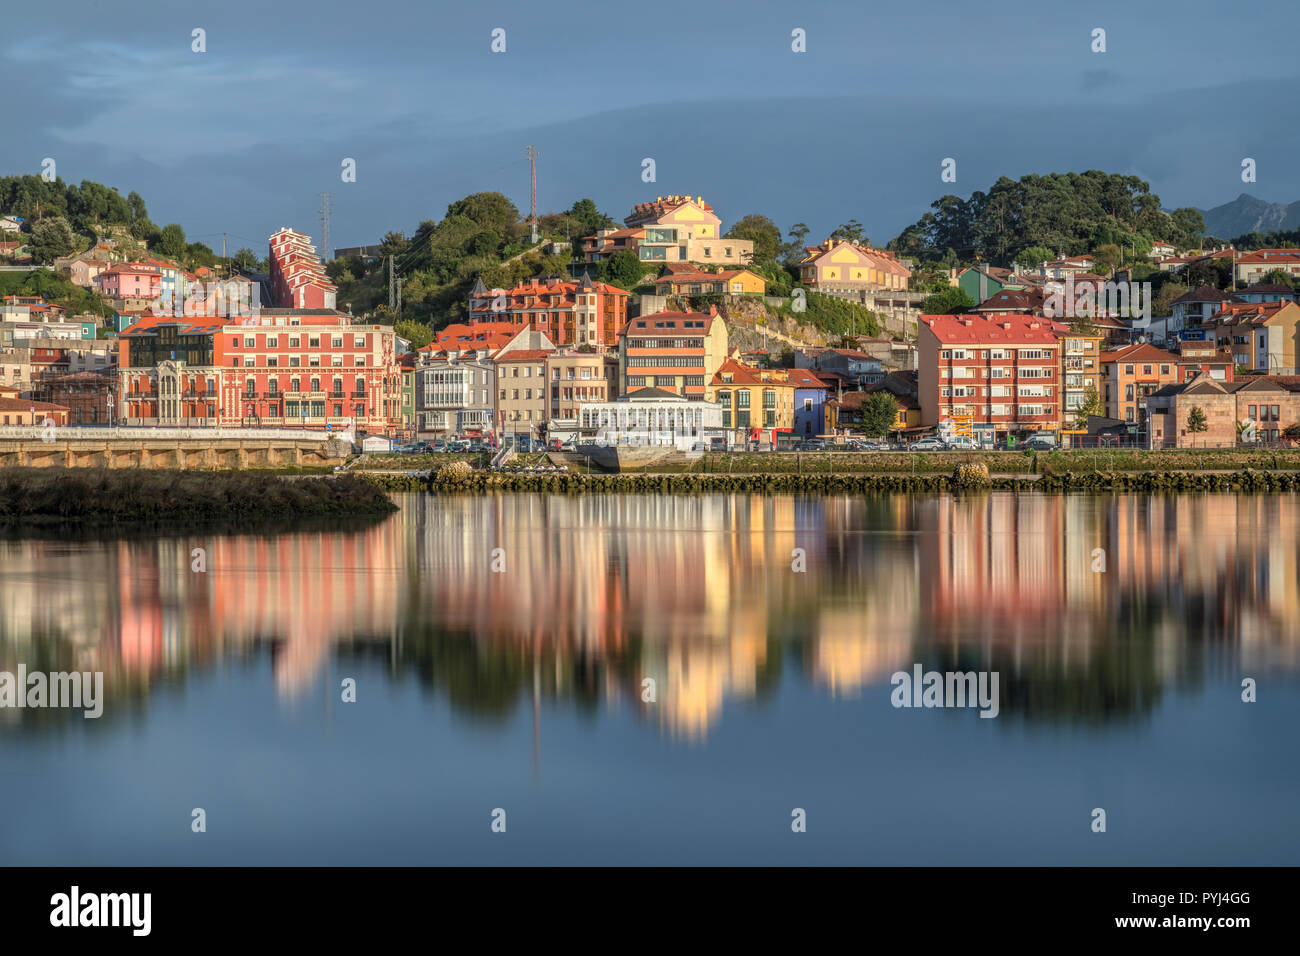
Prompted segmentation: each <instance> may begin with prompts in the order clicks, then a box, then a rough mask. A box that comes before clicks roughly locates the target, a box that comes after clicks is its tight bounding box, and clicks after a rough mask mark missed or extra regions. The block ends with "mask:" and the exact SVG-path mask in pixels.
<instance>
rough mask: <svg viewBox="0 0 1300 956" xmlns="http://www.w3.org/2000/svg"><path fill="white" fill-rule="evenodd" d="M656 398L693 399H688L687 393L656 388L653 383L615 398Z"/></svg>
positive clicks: (624, 400) (636, 399)
mask: <svg viewBox="0 0 1300 956" xmlns="http://www.w3.org/2000/svg"><path fill="white" fill-rule="evenodd" d="M655 398H672V399H676V400H677V401H679V402H688V401H693V400H692V399H688V398H687V397H686V396H685V395H678V394H677V393H676V392H670V391H668V390H667V389H663V388H656V387H655V386H653V385H650V386H647V387H645V388H638V389H637V390H636V391H635V392H628V393H627V394H625V395H620V396H619V397H618V398H617V399H615V401H619V402H629V401H643V400H645V399H655Z"/></svg>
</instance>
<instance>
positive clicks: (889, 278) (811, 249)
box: [799, 239, 912, 290]
mask: <svg viewBox="0 0 1300 956" xmlns="http://www.w3.org/2000/svg"><path fill="white" fill-rule="evenodd" d="M806 251H807V253H808V254H807V255H806V256H804V258H803V261H802V262H800V263H799V281H801V282H802V283H803V284H804V285H806V286H808V287H809V288H812V289H817V288H822V289H827V288H832V289H904V290H905V289H906V288H907V280H908V278H909V277H910V276H911V274H912V273H911V270H909V269H908V268H907V267H906V266H905V265H903V264H902V263H901V262H899V261H898V259H897V257H895V255H894V254H893V253H892V252H886V251H885V250H883V249H872V248H869V247H867V246H860V245H858V244H857V243H855V242H849V241H848V240H847V239H827V240H826V241H825V242H824V243H823V244H822V245H820V246H807V247H806Z"/></svg>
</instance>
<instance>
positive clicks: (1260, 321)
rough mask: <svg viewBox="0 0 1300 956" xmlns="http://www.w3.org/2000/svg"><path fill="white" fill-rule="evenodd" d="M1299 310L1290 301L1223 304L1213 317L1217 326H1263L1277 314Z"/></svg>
mask: <svg viewBox="0 0 1300 956" xmlns="http://www.w3.org/2000/svg"><path fill="white" fill-rule="evenodd" d="M1294 308H1300V306H1297V305H1296V304H1295V303H1294V302H1292V301H1291V300H1290V299H1282V300H1280V301H1277V302H1225V303H1224V304H1223V305H1222V306H1220V308H1219V311H1218V312H1216V313H1214V315H1213V317H1212V318H1214V319H1215V321H1217V322H1218V324H1219V325H1264V324H1266V323H1267V322H1268V321H1269V320H1270V319H1272V318H1274V317H1275V316H1276V315H1277V314H1278V313H1279V312H1282V311H1283V310H1286V309H1294Z"/></svg>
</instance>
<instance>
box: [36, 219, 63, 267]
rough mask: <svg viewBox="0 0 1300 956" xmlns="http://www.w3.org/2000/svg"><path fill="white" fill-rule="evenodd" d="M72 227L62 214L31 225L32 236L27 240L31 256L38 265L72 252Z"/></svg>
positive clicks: (46, 263)
mask: <svg viewBox="0 0 1300 956" xmlns="http://www.w3.org/2000/svg"><path fill="white" fill-rule="evenodd" d="M72 243H73V235H72V227H71V226H69V225H68V220H66V219H64V218H63V217H62V216H51V217H50V218H48V219H42V220H40V221H39V222H37V223H36V225H34V226H32V237H31V239H29V240H28V241H27V245H28V247H29V248H30V249H31V253H32V258H33V259H35V260H36V262H37V263H39V264H40V265H48V264H49V263H51V262H53V261H54V260H55V259H57V258H59V257H60V256H67V255H71V254H72Z"/></svg>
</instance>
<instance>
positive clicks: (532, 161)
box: [528, 146, 537, 245]
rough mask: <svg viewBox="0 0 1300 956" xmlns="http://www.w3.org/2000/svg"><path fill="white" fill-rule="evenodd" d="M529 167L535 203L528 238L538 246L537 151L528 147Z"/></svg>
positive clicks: (529, 218)
mask: <svg viewBox="0 0 1300 956" xmlns="http://www.w3.org/2000/svg"><path fill="white" fill-rule="evenodd" d="M528 165H529V167H530V168H531V169H532V174H533V201H532V206H531V207H530V208H531V214H530V215H529V217H528V226H529V229H528V236H529V239H530V241H531V242H532V243H533V244H534V245H536V244H537V149H536V147H534V146H529V147H528Z"/></svg>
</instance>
